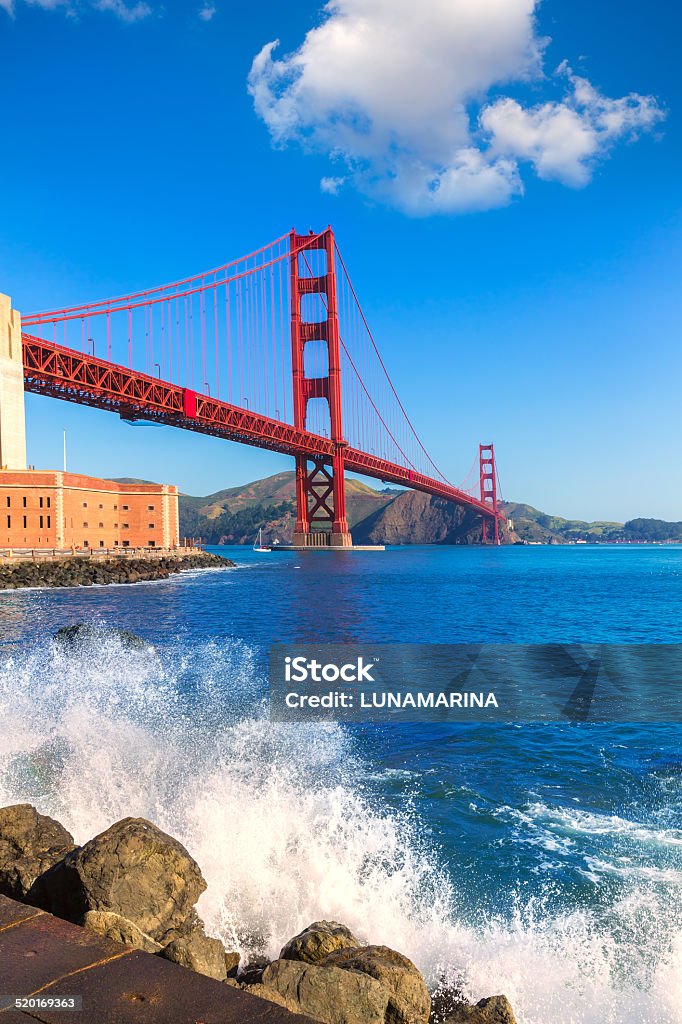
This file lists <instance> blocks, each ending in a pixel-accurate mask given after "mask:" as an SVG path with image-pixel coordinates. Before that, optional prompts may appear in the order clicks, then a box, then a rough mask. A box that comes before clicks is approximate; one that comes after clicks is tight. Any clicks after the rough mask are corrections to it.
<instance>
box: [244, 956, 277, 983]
mask: <svg viewBox="0 0 682 1024" xmlns="http://www.w3.org/2000/svg"><path fill="white" fill-rule="evenodd" d="M269 965H270V961H269V960H268V958H267V957H265V956H255V957H252V958H251V960H249V962H248V964H246V966H245V967H244V969H243V970H242V971H241V972H240V974H239V980H240V981H241V982H242V983H243V984H244V985H257V984H258V983H259V982H260V981H261V980H262V978H263V971H264V970H265V968H266V967H269Z"/></svg>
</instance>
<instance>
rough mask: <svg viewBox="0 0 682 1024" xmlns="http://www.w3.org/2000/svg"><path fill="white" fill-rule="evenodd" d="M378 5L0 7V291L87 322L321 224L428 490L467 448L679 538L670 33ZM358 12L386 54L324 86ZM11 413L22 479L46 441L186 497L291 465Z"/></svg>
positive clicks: (579, 13)
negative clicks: (96, 306)
mask: <svg viewBox="0 0 682 1024" xmlns="http://www.w3.org/2000/svg"><path fill="white" fill-rule="evenodd" d="M403 2H404V0H395V3H394V5H393V7H391V4H388V5H387V4H386V0H337V4H336V7H335V10H334V11H331V12H328V16H327V20H326V21H325V19H324V18H323V17H322V14H321V9H320V5H319V4H317V3H313V2H307V0H299V2H298V3H297V4H295V5H293V4H285V3H282V2H275V0H263V2H261V3H260V4H258V5H235V4H227V3H221V2H220V0H216V2H215V4H204V5H201V4H196V3H187V4H185V3H173V4H169V3H167V4H165V5H164V6H163V7H161V6H156V5H155V4H154V3H152V2H151V0H149V4H148V5H147V4H137V5H128V6H126V5H124V4H123V3H122V2H116V0H100V2H97V0H93V2H90V3H88V2H85V0H83V2H80V3H75V2H74V4H72V5H70V4H68V3H57V2H55V0H52V2H50V3H48V2H47V0H45V2H44V3H36V2H34V3H31V4H29V3H26V2H23V0H16V3H15V4H14V5H13V7H12V8H11V10H10V6H9V4H8V0H0V42H1V45H2V53H3V71H4V74H3V85H2V89H3V94H4V96H3V99H4V102H3V104H2V108H3V133H2V134H3V146H4V153H3V160H2V170H1V171H0V174H1V175H2V191H3V197H4V203H3V212H2V229H1V230H0V290H1V291H4V292H7V293H9V294H10V295H12V297H13V300H14V302H15V305H16V306H17V307H18V308H19V309H21V310H25V311H29V310H35V309H40V308H49V307H51V306H57V305H62V304H71V303H77V302H79V301H88V300H93V299H97V298H99V297H102V296H106V295H109V294H116V293H121V292H126V291H129V290H132V289H134V288H137V287H144V286H147V285H151V284H155V283H159V282H162V281H165V280H173V279H175V278H177V277H179V276H183V275H184V274H186V273H193V272H197V271H200V270H201V269H203V268H208V267H211V266H215V265H217V264H219V263H222V262H224V261H225V260H227V259H229V258H231V257H234V256H237V255H239V254H241V253H242V252H246V251H248V250H249V249H251V248H253V247H254V246H256V245H259V244H262V243H265V242H267V241H268V240H270V239H271V238H274V237H276V236H277V235H279V234H281V233H282V232H284V231H286V230H287V229H288V228H289V227H290V226H292V225H296V227H297V228H298V229H299V230H307V229H308V228H310V227H314V228H319V227H321V226H324V225H326V224H327V223H332V224H333V225H334V228H335V231H336V235H337V239H338V241H339V245H340V247H341V249H342V251H343V253H344V258H345V260H346V262H347V264H348V266H349V268H350V270H351V273H352V276H353V278H354V282H355V284H356V287H357V289H358V292H359V294H360V296H361V299H362V302H363V306H364V308H365V312H366V313H367V315H368V317H369V319H370V322H371V324H372V327H373V329H374V332H375V336H376V337H377V339H378V342H379V344H380V347H381V350H382V353H383V355H384V357H385V359H386V362H387V363H388V365H389V368H390V369H391V371H392V375H393V378H394V381H395V383H396V385H397V387H398V390H399V392H400V394H401V396H402V398H403V401H404V403H405V405H406V406H407V408H408V410H409V411H410V414H411V416H412V418H413V421H414V422H415V424H416V426H417V427H418V429H419V432H420V434H421V435H422V437H423V438H424V440H425V442H426V444H427V447H428V448H429V450H430V451H431V452H432V454H433V455H434V458H435V461H436V462H437V463H438V464H439V465H442V466H443V468H444V469H445V471H446V472H447V474H448V476H449V477H450V479H451V480H452V481H453V482H455V483H457V482H459V481H460V480H461V479H462V478H463V477H464V476H465V474H466V472H467V470H468V469H469V466H470V464H471V461H472V458H473V456H474V453H475V450H476V447H477V445H478V442H479V441H488V440H490V439H493V440H494V441H495V444H496V449H497V453H498V461H499V471H500V476H501V481H502V487H503V491H504V495H505V497H507V498H509V499H510V500H518V501H527V502H529V503H531V504H533V505H536V506H537V507H540V508H542V509H544V510H547V511H550V512H553V513H555V514H560V515H566V516H570V517H579V518H590V519H597V518H607V519H626V518H631V517H634V516H637V515H643V516H657V517H661V518H667V519H682V475H681V474H680V473H679V463H680V451H681V449H682V426H681V423H680V413H679V407H680V379H681V371H682V350H681V346H680V327H681V326H682V303H681V300H680V284H679V280H680V265H681V257H682V230H681V229H682V216H681V202H680V187H679V180H680V148H681V146H680V109H681V104H680V99H681V97H680V86H679V66H678V65H679V58H678V55H677V51H678V44H679V40H680V36H681V30H682V13H681V12H680V11H677V10H676V9H675V7H674V5H671V4H670V3H669V0H668V2H666V0H653V2H651V3H649V4H647V5H643V4H641V3H638V2H634V0H630V2H626V3H616V2H615V0H608V2H607V0H591V2H590V3H586V2H581V3H572V4H569V3H566V2H563V3H559V2H557V0H543V2H542V3H541V4H540V5H534V4H533V0H509V5H508V6H507V8H506V13H507V14H508V13H509V11H510V10H511V8H512V7H514V8H515V10H516V13H517V15H518V17H517V20H516V22H515V23H509V24H506V23H503V22H504V21H505V17H504V16H503V15H501V14H500V15H499V17H498V14H497V13H496V12H497V11H502V10H505V4H506V3H507V0H504V3H503V0H485V2H481V3H478V4H476V3H474V0H453V3H452V10H450V8H448V13H447V18H448V19H452V20H451V21H449V22H448V24H447V25H446V26H444V25H442V24H439V22H438V18H439V17H440V18H442V17H443V13H442V11H443V9H445V8H446V7H447V5H444V4H443V2H442V0H425V2H424V3H422V4H421V5H420V6H419V12H420V20H419V23H418V25H417V26H416V28H415V30H412V29H411V28H410V26H408V27H407V29H406V30H405V32H403V33H402V35H401V32H400V30H399V27H398V28H396V26H395V25H393V26H391V25H389V26H388V28H389V29H391V31H390V32H387V31H384V30H385V28H386V25H385V23H384V22H382V20H381V19H382V18H384V19H385V18H386V16H387V15H386V12H385V10H384V8H387V9H388V10H391V9H392V10H394V11H395V10H396V8H397V6H398V7H399V6H401V5H402V4H403ZM3 8H4V9H3ZM483 8H485V11H484V13H485V18H483V21H482V22H481V23H476V24H474V25H473V27H472V24H471V18H470V19H469V21H467V20H466V15H467V14H469V15H471V11H472V10H475V11H478V12H479V13H480V11H481V10H482V9H483ZM438 11H440V13H438ZM364 13H369V14H371V15H372V17H373V18H374V22H373V25H374V30H375V31H376V33H377V38H378V39H380V40H384V39H385V40H386V45H385V52H383V53H378V51H377V47H376V45H374V44H373V45H372V47H371V48H370V53H373V54H374V56H373V57H372V58H371V59H369V58H368V57H367V56H366V55H363V49H362V46H358V47H356V48H355V49H354V50H353V51H352V52H353V61H354V63H353V64H352V66H351V67H350V68H349V69H345V68H344V66H343V61H341V65H340V67H339V68H336V65H335V64H334V62H335V61H337V60H338V59H339V54H338V52H337V50H335V49H334V47H335V46H336V44H337V41H338V39H339V32H338V31H337V30H339V29H340V30H342V33H341V34H342V35H343V33H345V34H346V35H345V36H344V38H346V37H347V36H350V37H352V33H353V31H354V26H357V18H358V14H360V15H363V14H364ZM432 14H433V22H430V21H429V19H430V18H431V17H432ZM533 14H534V17H535V20H534V21H533V20H532V17H531V16H532V15H533ZM334 19H336V20H334ZM457 19H460V20H457ZM461 19H464V21H462V20H461ZM369 21H370V29H371V27H372V18H370V19H369ZM479 21H480V19H479ZM328 22H331V23H332V24H331V28H330V29H329V30H328V31H327V34H326V35H325V34H324V33H323V34H322V35H320V33H319V31H318V32H317V33H313V35H312V36H308V35H307V33H309V32H310V30H311V29H315V28H316V27H317V28H318V29H319V27H320V26H321V25H322V26H324V25H326V24H327V23H328ZM446 28H447V30H448V31H445V29H446ZM393 29H395V32H393ZM450 29H452V32H450ZM467 32H468V33H469V35H468V36H467ZM524 32H525V35H524ZM472 33H473V34H472ZM276 39H279V40H280V46H279V47H278V48H277V49H276V50H273V51H272V53H271V54H270V55H268V52H267V51H266V52H265V54H264V55H263V58H262V61H261V65H260V66H259V67H257V68H256V71H255V72H252V73H251V79H250V81H251V87H252V93H254V94H255V101H256V106H257V108H258V109H257V111H256V110H254V95H250V94H249V91H248V88H247V83H248V81H249V74H250V70H251V68H252V62H253V60H254V58H255V57H256V56H257V55H258V54H259V53H261V51H262V48H263V47H264V46H265V45H266V44H268V43H270V42H271V41H274V40H276ZM463 40H464V41H463ZM472 40H473V41H472ZM355 41H356V40H353V39H352V38H351V42H355ZM370 41H371V39H370ZM489 42H490V45H488V43H489ZM391 47H394V48H395V49H396V53H393V52H392V51H391ZM400 47H406V48H407V47H409V52H408V50H407V49H400ZM398 51H399V58H398ZM291 54H293V55H294V57H293V58H290V57H287V55H291ZM472 54H473V55H472ZM343 59H344V60H345V59H346V58H345V57H344V58H343ZM277 62H279V63H277ZM505 62H506V63H505ZM396 65H399V70H400V73H399V75H398V77H397V78H395V79H394V80H391V76H392V75H393V74H394V73H395V68H396ZM502 65H504V66H502ZM558 67H561V69H562V70H561V71H560V73H559V74H555V73H554V72H555V70H556V69H557V68H558ZM330 69H331V70H330ZM335 69H336V70H338V71H339V74H338V77H337V78H334V75H333V74H332V72H333V71H334V70H335ZM453 69H455V70H454V71H453ZM344 74H345V76H346V77H345V83H346V84H344ZM401 80H402V81H401ZM339 81H340V82H341V83H342V84H341V85H339ZM348 81H352V82H353V89H354V93H353V96H352V99H353V104H354V107H353V116H352V117H348V116H345V115H343V113H342V114H341V115H339V108H338V107H337V106H336V105H335V104H337V102H338V100H337V94H338V90H339V89H340V88H343V89H346V88H347V82H348ZM297 83H298V84H297ZM301 83H302V84H301ZM403 83H407V84H406V86H405V93H404V95H402V93H401V88H402V85H403ZM585 83H589V86H588V85H587V84H585ZM334 90H337V91H336V92H335V91H334ZM588 90H591V91H588ZM633 94H635V96H636V97H637V98H635V99H632V98H631V99H630V100H629V101H627V102H625V101H623V98H625V97H632V95H633ZM462 97H465V102H464V103H463V104H462V103H460V104H459V106H457V103H458V102H459V101H460V100H461V99H462ZM455 107H457V110H458V111H459V113H458V115H457V117H455V116H452V115H451V111H452V109H454V108H455ZM462 111H464V113H462ZM358 112H359V113H358ZM605 125H608V126H609V127H608V128H605V127H604V126H605ZM333 150H336V151H337V152H336V153H334V152H331V155H330V151H333ZM339 150H340V152H338V151H339ZM446 152H447V153H448V154H450V156H448V159H447V160H446V159H445V158H444V155H443V154H444V153H446ZM451 154H455V155H454V156H452V155H451ZM434 168H438V171H437V173H436V171H434ZM463 175H464V176H463ZM323 179H324V185H323V187H322V188H321V187H320V182H321V181H322V180H323ZM325 189H326V190H325ZM27 414H28V432H29V457H30V460H31V462H33V463H34V464H36V465H39V466H45V467H47V466H56V465H59V464H60V462H61V445H62V430H63V429H67V431H68V438H69V456H70V466H71V468H73V469H77V470H79V471H82V472H90V473H93V474H98V475H103V476H121V475H131V476H144V477H148V478H155V479H162V480H168V481H173V482H177V483H178V484H179V485H180V487H181V488H182V489H183V490H185V491H188V492H190V493H194V494H197V493H208V492H211V491H214V490H217V489H219V488H220V487H224V486H230V485H233V484H238V483H242V482H245V481H247V480H249V479H253V478H256V477H260V476H265V475H266V474H268V473H271V472H276V471H278V470H280V469H285V468H289V466H290V462H289V460H287V459H286V458H284V457H281V456H276V455H272V454H269V453H266V452H259V451H256V450H252V449H248V448H243V447H239V446H236V445H233V444H228V443H226V442H222V441H217V440H214V439H210V438H205V437H199V436H193V435H190V434H188V433H185V432H182V431H173V430H171V429H169V428H168V429H166V428H145V427H130V426H128V425H125V424H123V423H121V422H120V421H119V420H118V419H117V418H116V417H114V416H110V415H107V414H105V413H98V412H95V411H92V410H86V409H82V408H79V407H76V406H72V405H69V404H67V403H61V402H55V401H51V400H49V399H40V398H37V397H34V396H28V398H27Z"/></svg>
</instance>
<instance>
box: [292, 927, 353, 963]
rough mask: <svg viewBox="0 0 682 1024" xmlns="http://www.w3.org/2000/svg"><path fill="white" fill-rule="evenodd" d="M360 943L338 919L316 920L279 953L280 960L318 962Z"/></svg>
mask: <svg viewBox="0 0 682 1024" xmlns="http://www.w3.org/2000/svg"><path fill="white" fill-rule="evenodd" d="M359 945H360V943H359V942H358V940H357V939H356V938H355V936H354V935H353V933H352V932H351V931H350V930H349V929H348V928H346V926H345V925H343V924H339V923H338V921H314V922H313V923H312V924H310V925H308V927H307V928H305V929H304V930H303V931H302V932H299V934H298V935H294V937H293V939H289V941H288V942H287V944H286V945H285V946H284V947H283V948H282V951H281V953H280V954H279V958H280V960H302V961H303V962H304V963H306V964H316V963H319V962H320V960H323V959H324V958H325V957H326V956H328V955H329V954H330V953H335V952H337V951H338V950H340V949H357V948H358V946H359Z"/></svg>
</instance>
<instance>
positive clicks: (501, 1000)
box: [445, 996, 516, 1024]
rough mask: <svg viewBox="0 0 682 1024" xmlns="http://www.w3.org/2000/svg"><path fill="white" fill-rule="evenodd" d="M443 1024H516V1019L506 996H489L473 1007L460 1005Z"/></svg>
mask: <svg viewBox="0 0 682 1024" xmlns="http://www.w3.org/2000/svg"><path fill="white" fill-rule="evenodd" d="M445 1024H516V1018H515V1017H514V1011H513V1010H512V1008H511V1004H510V1002H509V1000H508V999H507V997H506V996H489V997H488V998H487V999H480V1000H479V1001H478V1002H477V1003H476V1005H475V1006H472V1005H471V1004H469V1003H462V1004H461V1005H460V1006H458V1007H456V1009H455V1010H454V1011H453V1012H451V1013H450V1014H449V1016H448V1017H447V1018H446V1020H445Z"/></svg>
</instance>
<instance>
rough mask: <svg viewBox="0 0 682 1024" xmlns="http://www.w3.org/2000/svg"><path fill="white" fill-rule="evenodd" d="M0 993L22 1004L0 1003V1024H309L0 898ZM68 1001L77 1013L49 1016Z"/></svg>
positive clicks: (65, 1011) (165, 962)
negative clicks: (75, 1003)
mask: <svg viewBox="0 0 682 1024" xmlns="http://www.w3.org/2000/svg"><path fill="white" fill-rule="evenodd" d="M0 990H1V991H0V996H3V997H8V996H12V997H21V998H22V999H24V1000H25V1001H26V1004H25V1005H24V1006H23V1007H22V1008H21V1009H15V1008H14V1007H13V1006H7V999H5V1000H4V1004H2V1003H0V1022H1V1024H5V1022H7V1024H29V1022H30V1021H41V1022H43V1024H69V1022H73V1024H198V1022H201V1024H313V1022H312V1021H311V1019H310V1018H309V1017H304V1016H301V1015H300V1014H294V1013H290V1012H289V1011H288V1010H285V1009H283V1008H282V1007H279V1006H277V1005H275V1004H274V1003H270V1002H268V1001H266V1000H264V999H258V998H256V997H255V996H252V995H249V994H248V993H247V992H242V991H241V990H240V989H237V988H233V987H231V986H229V985H226V984H224V983H223V982H220V981H213V980H212V979H211V978H206V977H204V976H203V975H201V974H195V973H194V972H193V971H189V970H187V969H186V968H184V967H180V966H179V965H178V964H173V963H170V962H169V961H168V960H163V959H160V958H159V957H158V956H153V955H152V954H151V953H143V952H142V951H141V950H138V949H132V948H131V947H129V946H124V945H121V944H119V943H116V942H112V941H111V940H109V939H104V938H102V937H100V936H99V935H96V934H94V933H93V932H91V931H88V930H86V929H85V928H81V927H79V926H78V925H74V924H69V923H68V922H67V921H62V920H60V919H59V918H57V917H53V916H52V915H51V914H46V913H43V912H42V911H41V910H37V909H35V908H33V907H29V906H26V905H25V904H23V903H17V902H15V901H14V900H11V899H9V898H8V897H6V896H0ZM71 996H73V997H79V998H80V1000H81V1005H82V1009H81V1010H68V1009H57V1010H55V1009H51V1008H50V1005H49V1001H50V1000H53V1001H54V1000H58V999H60V998H61V999H63V998H65V997H71ZM41 1004H42V1005H41ZM2 1005H4V1006H7V1008H6V1009H2V1008H1V1007H2ZM53 1005H54V1002H53Z"/></svg>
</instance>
